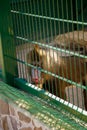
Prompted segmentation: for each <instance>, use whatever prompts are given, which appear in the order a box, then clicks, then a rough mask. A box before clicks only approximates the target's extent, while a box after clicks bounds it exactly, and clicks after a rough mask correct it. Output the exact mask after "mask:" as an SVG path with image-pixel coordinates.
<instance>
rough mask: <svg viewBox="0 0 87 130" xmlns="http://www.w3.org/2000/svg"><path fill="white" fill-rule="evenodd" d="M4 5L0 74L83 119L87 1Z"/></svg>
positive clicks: (86, 107) (15, 0)
mask: <svg viewBox="0 0 87 130" xmlns="http://www.w3.org/2000/svg"><path fill="white" fill-rule="evenodd" d="M9 1H10V0H9ZM8 8H9V9H10V10H9V14H10V18H8V17H7V20H8V23H7V26H6V25H5V26H6V28H7V32H4V29H2V30H3V31H2V32H3V34H4V35H5V39H6V41H7V44H5V41H4V40H3V41H4V44H3V45H2V49H3V52H2V55H3V59H4V61H3V63H4V65H3V69H2V73H3V79H5V81H6V82H7V83H9V84H10V85H12V86H15V87H18V88H20V89H21V90H25V91H27V92H28V93H31V94H33V95H35V96H39V97H40V98H42V99H45V100H47V103H48V104H51V105H52V106H53V107H55V108H57V107H58V106H56V104H58V102H60V104H62V105H60V106H63V107H64V109H65V110H66V109H67V110H70V113H73V114H75V116H76V115H77V116H79V114H77V113H80V114H81V115H80V116H79V118H81V117H83V116H82V115H84V118H85V119H86V120H87V118H86V116H87V76H86V74H87V30H86V28H87V16H86V14H87V1H86V0H84V1H83V0H61V1H60V0H11V1H10V4H9V7H8ZM4 13H5V12H4ZM1 15H2V13H1ZM5 15H6V13H5ZM5 15H4V16H5ZM2 17H3V15H2ZM10 19H11V21H10ZM9 21H10V22H9ZM4 22H5V18H4ZM8 33H9V35H7V34H8ZM2 36H3V35H2ZM3 37H4V36H3ZM9 41H10V42H9ZM71 108H72V110H71ZM73 111H74V112H73ZM75 112H76V113H75Z"/></svg>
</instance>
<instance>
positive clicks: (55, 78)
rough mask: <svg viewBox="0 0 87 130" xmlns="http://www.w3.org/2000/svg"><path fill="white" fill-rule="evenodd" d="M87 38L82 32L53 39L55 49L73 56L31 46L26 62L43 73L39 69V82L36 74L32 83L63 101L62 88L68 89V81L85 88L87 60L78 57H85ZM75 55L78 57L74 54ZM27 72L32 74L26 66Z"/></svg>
mask: <svg viewBox="0 0 87 130" xmlns="http://www.w3.org/2000/svg"><path fill="white" fill-rule="evenodd" d="M83 37H84V39H83ZM86 37H87V32H83V31H74V32H70V33H65V34H61V35H58V36H57V37H55V39H54V41H53V46H54V47H56V48H57V47H58V48H61V49H63V50H66V51H67V50H69V51H71V52H73V53H65V52H64V51H63V52H61V51H58V50H55V49H52V48H46V49H45V48H41V47H40V46H38V45H34V49H33V50H32V51H31V52H29V53H28V55H27V62H28V63H30V64H32V65H36V66H39V67H41V68H42V69H43V70H45V72H44V71H43V70H42V72H41V76H40V80H39V82H38V76H37V74H36V77H37V78H36V80H33V82H34V83H35V82H36V84H38V83H39V84H41V88H45V89H46V90H48V91H50V92H52V93H53V94H55V95H57V96H58V97H61V98H63V99H65V88H66V87H67V86H70V82H68V81H69V80H71V82H76V83H81V84H83V85H84V84H85V85H86V79H87V78H86V77H87V59H86V58H84V57H80V54H82V55H86V54H87V38H86ZM49 45H50V44H49ZM51 45H52V44H51ZM74 53H75V54H77V55H74ZM78 55H79V56H78ZM28 70H29V73H30V74H31V73H32V72H31V69H30V68H29V67H28ZM37 73H38V72H37ZM31 75H32V74H31ZM84 82H85V83H84ZM84 99H87V96H86V90H84ZM85 102H87V101H85ZM85 106H86V103H85ZM86 109H87V106H86Z"/></svg>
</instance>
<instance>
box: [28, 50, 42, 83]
mask: <svg viewBox="0 0 87 130" xmlns="http://www.w3.org/2000/svg"><path fill="white" fill-rule="evenodd" d="M27 62H28V63H29V64H31V65H33V66H34V67H35V68H33V67H28V73H29V75H30V76H31V81H32V83H34V84H40V82H41V71H40V68H42V56H40V55H39V53H38V52H37V51H36V50H35V49H33V50H31V51H30V52H29V53H28V55H27Z"/></svg>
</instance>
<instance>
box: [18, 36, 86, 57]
mask: <svg viewBox="0 0 87 130" xmlns="http://www.w3.org/2000/svg"><path fill="white" fill-rule="evenodd" d="M16 38H17V39H20V40H24V41H26V42H29V43H32V44H36V45H39V46H42V47H46V48H50V49H53V50H56V51H59V52H64V53H67V54H71V55H74V56H77V57H81V58H84V59H87V56H86V55H82V54H78V53H76V52H73V51H69V50H65V49H61V48H56V47H53V46H50V45H47V44H43V43H40V42H37V41H33V40H32V41H31V40H29V39H26V38H24V37H20V36H16Z"/></svg>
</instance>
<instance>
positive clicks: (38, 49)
mask: <svg viewBox="0 0 87 130" xmlns="http://www.w3.org/2000/svg"><path fill="white" fill-rule="evenodd" d="M34 48H35V50H36V52H37V53H39V55H40V56H45V55H46V51H45V50H44V49H42V48H40V47H39V45H35V47H34Z"/></svg>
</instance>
